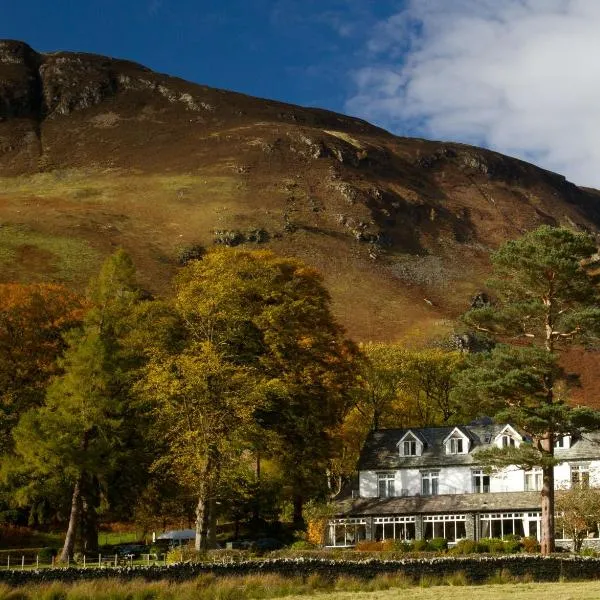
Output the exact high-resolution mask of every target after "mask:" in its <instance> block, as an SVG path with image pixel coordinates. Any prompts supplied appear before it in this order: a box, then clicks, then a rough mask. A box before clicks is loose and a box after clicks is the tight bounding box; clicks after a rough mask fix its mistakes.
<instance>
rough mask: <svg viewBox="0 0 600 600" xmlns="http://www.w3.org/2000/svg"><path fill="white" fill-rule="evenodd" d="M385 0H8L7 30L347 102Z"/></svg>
mask: <svg viewBox="0 0 600 600" xmlns="http://www.w3.org/2000/svg"><path fill="white" fill-rule="evenodd" d="M401 7H402V2H398V1H394V2H393V1H389V2H388V1H387V0H359V1H353V0H318V1H317V0H221V1H220V2H219V1H213V0H101V1H97V2H95V1H90V0H30V1H28V2H15V1H14V0H0V8H1V10H0V15H1V17H0V38H7V37H8V38H16V39H22V40H25V41H27V42H28V43H29V44H30V45H31V46H33V47H34V48H36V49H37V50H40V51H49V50H57V49H68V50H80V51H87V52H95V53H99V54H107V55H110V56H117V57H122V58H129V59H131V60H135V61H137V62H141V63H143V64H145V65H147V66H149V67H151V68H152V69H155V70H158V71H161V72H165V73H169V74H172V75H178V76H180V77H183V78H185V79H189V80H191V81H195V82H199V83H205V84H207V85H211V86H215V87H221V88H226V89H232V90H236V91H241V92H245V93H248V94H252V95H256V96H261V97H268V98H274V99H278V100H284V101H288V102H292V103H298V104H304V105H311V106H321V107H326V108H330V109H332V110H338V111H342V110H344V107H345V101H346V98H347V97H348V96H349V94H350V93H351V90H352V82H351V81H350V80H349V79H348V73H349V71H350V70H351V69H352V68H353V66H354V65H356V64H357V63H358V62H359V54H360V51H361V49H362V46H363V42H364V39H365V38H366V36H367V35H368V31H369V27H370V26H372V25H374V24H375V23H376V22H377V21H379V20H381V19H384V18H386V17H387V16H388V15H390V14H393V13H394V12H396V11H398V10H400V9H401Z"/></svg>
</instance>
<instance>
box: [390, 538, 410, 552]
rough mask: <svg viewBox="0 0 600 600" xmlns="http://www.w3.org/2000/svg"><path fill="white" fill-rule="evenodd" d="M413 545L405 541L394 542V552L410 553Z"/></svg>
mask: <svg viewBox="0 0 600 600" xmlns="http://www.w3.org/2000/svg"><path fill="white" fill-rule="evenodd" d="M412 549H413V545H412V544H411V543H410V542H407V541H406V540H394V550H395V551H396V552H410V551H411V550H412Z"/></svg>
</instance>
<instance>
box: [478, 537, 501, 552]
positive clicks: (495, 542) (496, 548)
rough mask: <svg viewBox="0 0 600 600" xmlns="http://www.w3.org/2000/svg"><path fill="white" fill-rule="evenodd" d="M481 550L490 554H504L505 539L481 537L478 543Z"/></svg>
mask: <svg viewBox="0 0 600 600" xmlns="http://www.w3.org/2000/svg"><path fill="white" fill-rule="evenodd" d="M477 546H478V550H479V552H489V553H490V554H503V553H504V552H505V547H504V540H501V539H500V538H481V539H480V540H479V543H478V544H477Z"/></svg>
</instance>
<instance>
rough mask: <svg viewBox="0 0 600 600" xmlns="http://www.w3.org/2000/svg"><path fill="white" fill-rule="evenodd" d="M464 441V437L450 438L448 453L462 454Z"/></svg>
mask: <svg viewBox="0 0 600 600" xmlns="http://www.w3.org/2000/svg"><path fill="white" fill-rule="evenodd" d="M463 441H464V440H463V439H462V438H450V439H449V440H448V454H462V453H463Z"/></svg>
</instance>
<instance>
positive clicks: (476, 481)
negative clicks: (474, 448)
mask: <svg viewBox="0 0 600 600" xmlns="http://www.w3.org/2000/svg"><path fill="white" fill-rule="evenodd" d="M489 491H490V476H489V475H488V474H486V473H485V472H484V471H483V470H482V469H477V470H476V471H473V493H474V494H487V493H488V492H489Z"/></svg>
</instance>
